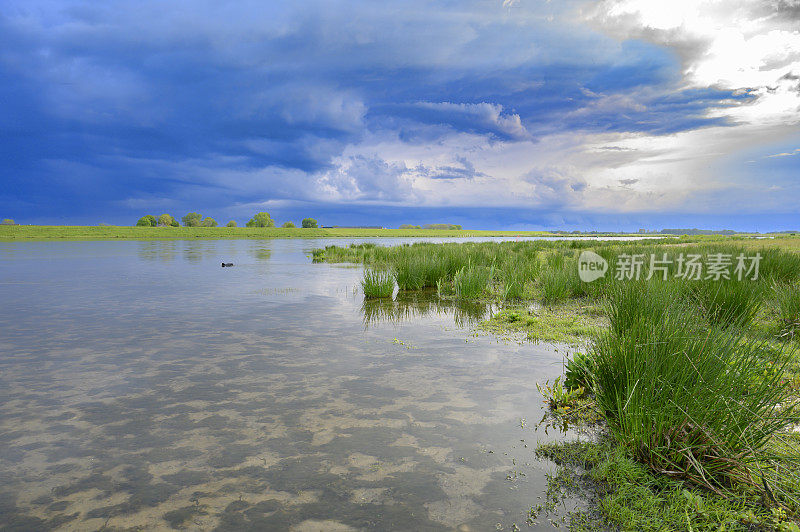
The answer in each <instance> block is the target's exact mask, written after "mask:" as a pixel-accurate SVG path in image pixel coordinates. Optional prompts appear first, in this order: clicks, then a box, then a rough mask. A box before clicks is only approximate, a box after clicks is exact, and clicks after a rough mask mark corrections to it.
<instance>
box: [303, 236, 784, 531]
mask: <svg viewBox="0 0 800 532" xmlns="http://www.w3.org/2000/svg"><path fill="white" fill-rule="evenodd" d="M796 241H797V239H796V238H794V239H792V238H785V239H778V238H776V239H774V240H769V241H760V240H746V239H741V238H738V239H737V238H728V239H725V238H719V237H711V238H707V237H691V238H681V239H669V240H668V239H663V240H651V241H647V242H611V241H607V242H596V241H571V242H565V241H556V242H553V241H535V242H503V243H446V244H427V243H417V244H413V245H403V246H395V247H381V246H376V245H374V244H362V245H351V246H348V247H335V246H329V247H327V248H325V249H319V250H316V251H315V252H314V258H315V260H317V261H327V262H356V263H363V264H365V265H367V266H368V268H367V269H366V270H365V271H366V272H367V273H366V275H367V276H372V277H374V276H375V275H376V272H383V273H382V275H381V276H380V280H381V283H382V286H383V290H382V291H381V293H380V294H378V293H377V292H373V294H372V295H374V296H376V297H377V298H378V299H381V296H383V297H382V299H388V300H389V301H391V300H392V297H391V295H392V294H393V293H394V290H389V287H390V286H391V288H392V289H394V288H395V287H396V288H397V290H398V291H399V292H398V296H396V297H399V295H400V294H409V293H423V292H424V293H428V294H434V297H437V298H438V299H439V300H442V301H455V302H472V303H480V302H482V303H484V304H488V303H492V304H493V305H495V306H499V307H500V309H501V310H500V311H499V312H497V313H495V314H494V316H493V317H492V318H491V319H490V320H489V321H487V322H486V323H484V324H483V327H484V328H486V329H488V330H490V331H492V332H494V333H497V334H500V335H504V334H516V335H522V336H525V337H527V338H528V339H531V340H545V341H565V342H569V343H581V342H582V343H583V344H584V345H585V347H586V349H585V350H584V351H585V354H583V355H581V356H575V357H573V358H572V359H571V360H570V361H569V362H568V364H567V367H566V374H565V376H564V377H563V378H562V379H560V380H559V381H558V382H557V383H542V386H541V391H542V393H543V395H544V396H545V398H546V400H547V402H548V404H549V405H550V407H551V409H552V416H553V417H554V418H560V419H561V420H562V421H570V422H574V421H576V420H581V419H583V420H587V419H597V420H600V423H601V427H602V429H601V430H602V433H603V435H604V437H603V439H602V440H601V442H600V443H591V442H588V443H586V442H585V443H582V444H581V446H580V448H578V447H575V446H572V447H570V445H571V444H560V446H559V445H558V444H557V445H555V446H553V447H551V448H545V449H544V451H547V452H548V453H549V455H550V456H551V457H557V456H559V455H560V454H564V453H567V454H572V455H574V457H575V460H577V461H580V462H581V465H582V466H583V468H585V471H583V470H582V469H580V468H579V469H578V470H576V471H577V472H576V473H575V474H576V475H578V476H580V477H582V478H583V479H584V480H589V481H591V482H595V483H598V482H600V483H602V484H603V486H604V488H603V490H604V491H601V493H600V495H599V505H598V507H599V510H600V512H601V518H600V519H601V524H602V525H603V526H607V525H611V526H618V527H622V528H623V529H625V530H629V529H630V530H632V529H650V530H661V529H682V530H695V529H708V528H713V529H726V530H731V529H741V530H746V529H752V528H753V527H755V528H759V527H760V528H763V529H781V530H796V529H797V528H796V526H797V525H796V522H797V521H798V516H800V446H799V445H798V443H800V434H798V432H796V427H797V426H798V424H800V403H799V402H798V400H799V399H800V360H799V359H798V356H797V348H798V347H799V346H800V254H798V253H797V252H795V251H793V250H794V249H796ZM782 243H783V244H786V245H785V246H781V244H782ZM583 251H592V252H594V253H596V254H598V255H599V256H601V257H603V258H604V259H605V260H606V261H607V262H608V264H609V268H610V269H609V272H608V273H607V275H606V276H605V277H601V278H600V279H597V280H595V281H593V282H591V283H587V282H583V281H581V279H580V277H579V275H578V268H579V260H578V259H579V256H580V254H581V253H582V252H583ZM636 256H639V257H646V258H649V257H650V256H653V257H655V258H656V260H653V261H649V260H643V261H641V266H640V268H639V276H638V277H639V278H640V280H638V281H637V280H634V279H624V278H623V279H615V275H614V274H615V273H617V272H616V271H615V268H618V267H619V266H620V264H625V263H626V260H627V261H628V262H629V261H630V258H631V257H636ZM691 256H698V257H702V258H704V259H705V260H706V261H707V262H708V264H706V267H707V268H708V269H705V270H703V271H702V274H701V275H699V276H698V277H697V278H696V279H695V278H694V277H693V276H688V277H687V276H686V275H680V274H682V273H683V274H685V273H686V270H687V264H688V263H687V257H691ZM756 256H757V257H758V261H757V264H758V270H757V275H756V271H755V270H753V269H750V268H751V267H752V266H753V262H752V258H753V257H756ZM723 259H724V260H727V261H728V263H729V268H728V269H727V272H728V274H727V276H728V277H730V279H726V278H725V277H726V275H721V276H720V275H716V276H715V274H714V273H713V272H714V268H713V267H712V265H711V264H713V263H714V262H715V261H719V260H723ZM740 259H741V264H742V265H743V266H744V267H746V269H747V271H745V268H743V269H742V270H740V271H739V272H738V274H737V270H736V266H737V261H738V260H740ZM748 261H750V262H748ZM365 280H366V279H365ZM390 280H392V281H394V282H393V283H391V284H390ZM577 410H580V411H582V412H583V413H584V414H583V415H579V416H576V415H575V414H574V412H576V411H577ZM587 411H591V413H590V415H589V414H587ZM578 450H579V451H580V452H578ZM581 471H583V472H581ZM534 513H535V512H534ZM575 524H576V526H578V525H580V522H578V521H576V523H575Z"/></svg>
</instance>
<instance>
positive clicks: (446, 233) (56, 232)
mask: <svg viewBox="0 0 800 532" xmlns="http://www.w3.org/2000/svg"><path fill="white" fill-rule="evenodd" d="M470 236H484V237H485V236H505V237H509V236H510V237H513V236H554V235H553V234H552V233H547V232H544V231H472V230H461V231H456V230H437V229H349V228H333V229H302V228H290V229H285V228H282V227H267V228H264V227H129V226H80V225H75V226H72V225H10V226H0V240H114V239H134V240H136V239H138V240H160V239H165V240H167V239H179V240H183V239H193V238H208V239H217V238H345V237H355V238H370V237H454V238H458V237H470Z"/></svg>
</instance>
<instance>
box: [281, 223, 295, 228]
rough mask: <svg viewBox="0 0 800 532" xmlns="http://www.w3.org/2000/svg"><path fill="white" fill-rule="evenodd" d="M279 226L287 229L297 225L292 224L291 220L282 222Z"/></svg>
mask: <svg viewBox="0 0 800 532" xmlns="http://www.w3.org/2000/svg"><path fill="white" fill-rule="evenodd" d="M281 227H286V228H287V229H288V228H290V227H297V226H296V225H294V224H293V223H292V222H283V225H282V226H281Z"/></svg>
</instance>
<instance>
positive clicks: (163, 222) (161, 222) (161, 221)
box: [158, 214, 174, 227]
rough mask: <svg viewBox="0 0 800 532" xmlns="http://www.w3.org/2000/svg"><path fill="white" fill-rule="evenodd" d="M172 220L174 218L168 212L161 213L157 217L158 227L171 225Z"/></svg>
mask: <svg viewBox="0 0 800 532" xmlns="http://www.w3.org/2000/svg"><path fill="white" fill-rule="evenodd" d="M173 220H174V218H173V217H172V216H170V215H169V214H162V215H161V216H159V217H158V226H159V227H167V226H170V225H172V221H173Z"/></svg>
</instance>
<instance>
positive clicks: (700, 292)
mask: <svg viewBox="0 0 800 532" xmlns="http://www.w3.org/2000/svg"><path fill="white" fill-rule="evenodd" d="M687 283H688V293H689V294H690V295H691V297H692V298H693V299H694V301H695V302H696V303H697V304H698V306H699V307H700V308H701V309H702V311H703V315H704V316H705V318H706V319H707V320H708V321H709V322H710V323H712V324H715V325H721V326H729V325H734V326H741V325H747V324H749V323H750V322H752V321H753V318H754V317H755V315H756V313H758V310H759V308H760V307H761V303H762V301H763V299H764V290H763V284H762V283H760V282H756V281H751V280H747V279H745V280H742V281H738V280H736V279H731V280H719V281H715V280H713V279H705V280H700V281H687Z"/></svg>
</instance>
